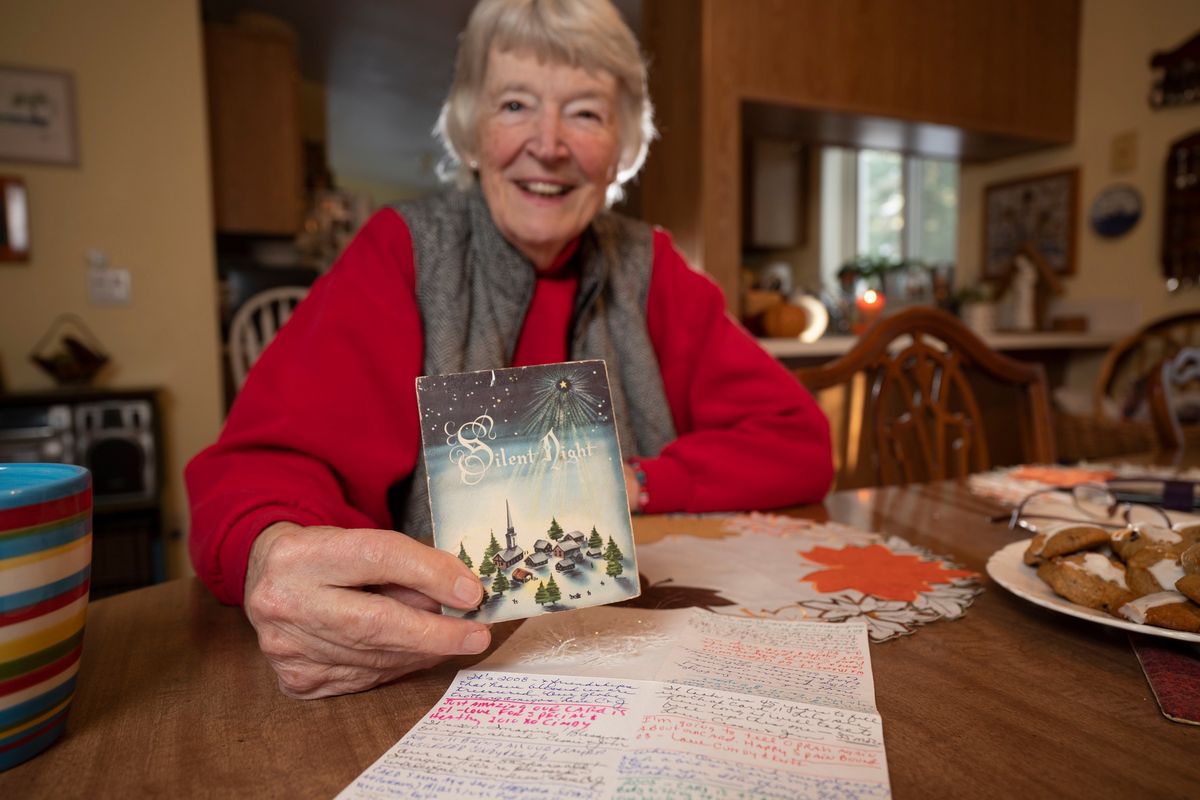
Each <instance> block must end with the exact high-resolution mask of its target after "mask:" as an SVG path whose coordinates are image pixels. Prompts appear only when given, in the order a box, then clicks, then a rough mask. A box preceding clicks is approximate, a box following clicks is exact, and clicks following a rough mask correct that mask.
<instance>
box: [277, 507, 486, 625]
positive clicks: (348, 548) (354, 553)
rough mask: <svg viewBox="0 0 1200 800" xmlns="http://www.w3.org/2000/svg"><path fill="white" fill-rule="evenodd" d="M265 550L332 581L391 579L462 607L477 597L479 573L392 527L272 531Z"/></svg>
mask: <svg viewBox="0 0 1200 800" xmlns="http://www.w3.org/2000/svg"><path fill="white" fill-rule="evenodd" d="M268 552H269V556H270V562H271V563H273V564H275V565H278V568H280V569H285V570H287V571H288V572H290V573H298V572H311V573H314V577H319V578H320V580H321V582H323V583H328V584H331V585H335V586H370V585H381V584H397V585H400V586H405V587H408V588H410V589H414V590H416V591H418V592H421V593H422V594H424V595H426V596H427V597H430V598H432V599H433V600H435V601H436V602H438V603H444V604H445V605H448V606H453V607H454V608H462V609H468V608H474V607H475V606H476V605H478V604H479V601H480V600H481V599H482V597H483V586H482V585H481V584H480V583H479V578H477V577H476V576H475V574H474V573H472V572H471V571H470V570H469V569H467V566H466V565H465V564H463V563H462V562H461V561H459V560H458V559H457V558H455V557H454V556H452V555H450V554H449V553H446V552H444V551H442V550H438V549H436V548H433V547H428V546H427V545H423V544H421V543H420V542H417V541H415V540H413V539H410V538H409V537H407V536H402V535H400V534H397V533H395V532H393V531H380V530H373V529H369V528H346V529H343V528H326V527H322V528H293V529H290V530H285V531H284V532H283V533H282V534H280V535H278V536H276V537H275V538H274V540H273V541H271V543H270V545H269V551H268Z"/></svg>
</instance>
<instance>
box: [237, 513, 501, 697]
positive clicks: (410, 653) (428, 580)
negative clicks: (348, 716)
mask: <svg viewBox="0 0 1200 800" xmlns="http://www.w3.org/2000/svg"><path fill="white" fill-rule="evenodd" d="M259 539H260V540H259V541H256V542H255V545H254V548H253V549H252V552H251V563H250V568H249V569H248V571H247V578H246V594H245V606H246V615H247V617H248V618H249V619H250V622H251V623H252V624H253V625H254V627H255V630H256V631H257V633H258V638H259V646H260V648H261V649H262V651H263V653H264V655H266V657H267V659H268V660H269V661H270V662H271V665H272V667H273V668H274V669H275V672H276V674H277V675H278V677H279V685H280V688H281V690H282V691H283V692H284V693H286V694H288V695H290V696H293V697H303V698H307V697H324V696H327V695H331V694H342V693H345V692H352V691H362V690H363V689H368V688H370V687H372V686H376V685H378V684H380V683H384V682H387V681H389V680H394V679H396V678H398V677H400V676H402V675H405V674H407V673H409V672H412V671H414V670H418V669H424V668H426V667H429V666H432V665H433V664H436V663H438V662H440V661H442V660H444V659H445V658H446V657H448V656H451V655H459V654H474V653H479V652H482V651H483V650H485V649H486V648H487V646H488V645H489V644H490V642H491V634H490V632H489V631H488V628H487V627H486V626H484V625H482V624H480V623H477V622H473V621H470V620H465V619H460V618H457V617H452V616H443V615H442V614H440V613H438V611H439V604H440V603H446V604H447V605H456V606H460V607H467V608H469V607H471V606H473V605H475V604H477V603H478V601H479V599H480V597H481V596H482V587H481V586H480V585H479V581H478V579H477V578H476V577H475V576H474V575H473V574H472V573H470V572H469V571H467V570H466V567H465V565H463V564H462V562H460V561H459V560H458V559H456V558H454V557H453V556H451V555H450V554H448V553H443V552H441V551H439V550H434V549H433V548H430V547H426V546H425V545H422V544H419V543H417V542H415V541H413V540H411V539H409V538H408V537H405V536H401V535H399V534H396V533H394V532H390V531H376V530H365V529H352V530H343V529H340V528H328V527H317V528H300V527H299V526H296V525H290V524H280V525H276V526H272V527H271V528H270V529H268V530H267V531H265V532H264V533H263V534H262V535H261V536H260V537H259ZM367 587H370V589H371V590H370V591H368V590H367ZM467 597H470V598H471V602H469V603H468V602H466V601H465V600H464V598H467Z"/></svg>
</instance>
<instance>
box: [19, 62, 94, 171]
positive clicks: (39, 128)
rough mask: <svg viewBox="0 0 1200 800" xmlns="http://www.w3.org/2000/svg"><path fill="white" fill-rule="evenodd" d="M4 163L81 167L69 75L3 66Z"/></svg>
mask: <svg viewBox="0 0 1200 800" xmlns="http://www.w3.org/2000/svg"><path fill="white" fill-rule="evenodd" d="M0 161H36V162H40V163H43V164H63V165H67V166H75V165H78V164H79V145H78V142H77V141H76V136H75V81H74V79H73V78H72V77H71V76H70V75H69V74H68V73H66V72H55V71H52V70H44V69H31V68H28V67H12V66H0Z"/></svg>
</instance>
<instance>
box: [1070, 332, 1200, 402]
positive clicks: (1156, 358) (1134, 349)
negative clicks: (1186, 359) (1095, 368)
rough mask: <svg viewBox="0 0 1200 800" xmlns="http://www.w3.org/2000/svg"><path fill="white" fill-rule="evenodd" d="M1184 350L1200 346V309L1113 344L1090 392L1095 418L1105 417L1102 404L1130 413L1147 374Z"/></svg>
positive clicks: (1140, 392) (1141, 391)
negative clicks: (1111, 405)
mask: <svg viewBox="0 0 1200 800" xmlns="http://www.w3.org/2000/svg"><path fill="white" fill-rule="evenodd" d="M1185 347H1200V310H1197V311H1185V312H1183V313H1181V314H1173V315H1171V316H1169V317H1163V318H1162V319H1159V320H1155V321H1154V322H1151V323H1149V324H1147V325H1144V326H1142V327H1141V328H1139V329H1138V330H1136V331H1134V332H1133V333H1131V334H1130V335H1128V336H1126V337H1125V338H1124V339H1122V340H1120V341H1119V342H1117V343H1116V344H1114V345H1113V346H1112V347H1111V348H1109V351H1108V353H1107V354H1105V356H1104V362H1103V363H1102V364H1101V365H1100V373H1099V375H1098V376H1097V378H1096V386H1095V388H1094V389H1093V392H1092V395H1093V397H1092V400H1093V404H1094V411H1095V414H1096V416H1098V417H1103V416H1105V413H1104V405H1105V403H1106V401H1107V402H1108V403H1109V404H1112V403H1113V402H1114V401H1115V403H1116V405H1117V407H1118V408H1120V409H1122V410H1123V411H1124V412H1125V413H1126V414H1129V413H1131V412H1133V411H1134V410H1135V408H1134V407H1135V406H1136V405H1137V404H1138V403H1139V402H1140V401H1141V399H1142V397H1143V391H1144V389H1145V381H1146V379H1147V378H1148V377H1149V375H1150V373H1151V372H1152V371H1153V370H1154V369H1156V368H1158V367H1159V366H1161V365H1162V363H1163V361H1164V360H1166V359H1170V358H1172V357H1174V356H1175V354H1176V353H1178V352H1179V351H1180V350H1181V349H1183V348H1185Z"/></svg>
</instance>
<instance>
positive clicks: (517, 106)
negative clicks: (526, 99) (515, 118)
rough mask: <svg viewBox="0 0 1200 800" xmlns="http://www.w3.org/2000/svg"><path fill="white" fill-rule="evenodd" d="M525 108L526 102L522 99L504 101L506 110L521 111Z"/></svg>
mask: <svg viewBox="0 0 1200 800" xmlns="http://www.w3.org/2000/svg"><path fill="white" fill-rule="evenodd" d="M523 108H525V104H524V103H522V102H521V101H520V100H507V101H505V103H504V110H505V111H520V110H521V109H523Z"/></svg>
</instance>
